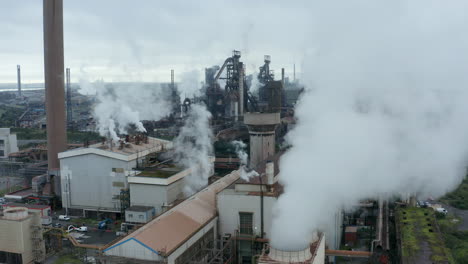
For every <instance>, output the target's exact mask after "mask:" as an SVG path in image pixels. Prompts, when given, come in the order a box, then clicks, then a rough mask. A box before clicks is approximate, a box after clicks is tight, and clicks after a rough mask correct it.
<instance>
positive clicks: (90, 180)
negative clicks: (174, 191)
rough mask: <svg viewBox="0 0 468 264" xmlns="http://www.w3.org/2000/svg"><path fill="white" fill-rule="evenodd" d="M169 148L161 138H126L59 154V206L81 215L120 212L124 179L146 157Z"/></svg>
mask: <svg viewBox="0 0 468 264" xmlns="http://www.w3.org/2000/svg"><path fill="white" fill-rule="evenodd" d="M171 147H172V142H170V141H166V140H162V139H156V138H151V137H130V138H129V137H127V140H125V141H123V140H122V141H121V142H119V144H117V146H113V145H112V143H111V144H109V143H107V142H103V143H98V144H94V145H90V146H87V147H83V148H77V149H72V150H68V151H65V152H62V153H59V159H60V172H61V173H60V174H61V195H62V206H63V207H64V208H66V210H67V211H68V213H69V214H75V215H83V216H92V215H95V214H96V213H97V212H107V213H109V214H117V213H121V212H122V211H123V210H122V209H123V203H126V202H127V201H126V200H125V199H126V198H125V197H127V196H126V195H122V193H128V188H129V186H128V181H127V177H128V176H131V175H135V174H136V172H135V168H137V167H140V166H142V165H143V164H144V163H145V162H146V160H147V156H148V155H152V154H153V153H157V152H161V151H164V150H167V149H169V148H171ZM127 198H128V197H127ZM123 199H124V200H123Z"/></svg>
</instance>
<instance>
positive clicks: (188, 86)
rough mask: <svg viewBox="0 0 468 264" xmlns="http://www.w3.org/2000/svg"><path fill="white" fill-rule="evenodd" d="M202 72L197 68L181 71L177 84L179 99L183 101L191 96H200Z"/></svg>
mask: <svg viewBox="0 0 468 264" xmlns="http://www.w3.org/2000/svg"><path fill="white" fill-rule="evenodd" d="M201 76H202V73H201V72H200V71H199V70H192V71H187V72H183V73H181V76H180V82H179V85H178V88H179V91H180V92H181V97H180V99H181V100H182V101H183V100H184V99H185V98H193V97H195V96H200V95H201V91H200V84H201Z"/></svg>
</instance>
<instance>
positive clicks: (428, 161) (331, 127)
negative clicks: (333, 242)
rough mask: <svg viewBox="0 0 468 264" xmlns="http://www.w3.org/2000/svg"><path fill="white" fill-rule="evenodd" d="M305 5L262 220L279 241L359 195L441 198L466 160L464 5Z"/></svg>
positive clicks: (295, 245)
mask: <svg viewBox="0 0 468 264" xmlns="http://www.w3.org/2000/svg"><path fill="white" fill-rule="evenodd" d="M314 3H315V4H314V5H315V6H313V7H312V8H311V10H310V17H311V19H313V21H312V23H311V25H309V29H310V31H309V32H310V36H311V38H310V42H309V47H310V50H308V52H307V53H308V55H307V56H306V58H305V64H304V74H303V76H307V77H308V79H305V80H302V81H303V82H304V83H305V84H306V87H307V89H308V90H307V91H306V93H305V94H304V95H303V97H302V98H301V100H300V102H299V104H298V107H297V109H296V115H297V118H298V124H297V126H296V128H295V129H294V130H292V131H291V132H290V133H289V134H288V135H287V141H288V142H289V143H290V144H291V145H292V149H291V150H290V151H288V152H287V153H286V154H285V155H284V156H283V158H282V159H281V162H280V168H281V177H280V181H281V183H282V184H283V185H284V193H283V195H281V196H280V197H279V199H278V203H277V206H276V210H275V215H276V217H275V219H274V221H273V227H272V246H273V247H275V248H280V249H285V250H297V249H303V248H305V247H307V245H308V243H310V242H311V241H310V240H311V237H312V233H313V231H314V230H316V229H321V230H328V229H329V228H330V226H329V225H328V224H327V223H334V219H333V217H334V214H335V213H336V212H338V211H339V210H341V209H347V208H350V207H352V206H353V205H357V204H358V202H359V200H360V199H363V198H367V197H376V198H377V197H383V198H385V197H389V196H390V195H393V194H396V195H405V196H406V195H407V194H409V193H412V194H419V195H420V196H426V197H427V196H428V195H431V196H435V197H437V196H440V195H443V194H444V193H445V192H447V191H450V190H452V189H453V188H454V187H456V185H457V184H458V183H459V182H460V181H461V179H462V178H463V177H464V175H465V172H466V165H467V152H468V104H467V102H468V89H467V87H468V74H467V70H468V69H467V66H466V65H468V50H467V43H468V41H467V40H468V38H467V37H466V34H462V32H468V23H467V20H468V16H466V14H465V11H464V10H466V8H467V4H468V3H466V2H465V1H450V2H447V1H403V0H402V1H340V2H339V7H338V8H337V4H336V3H335V1H321V2H320V4H319V3H318V2H314ZM329 238H331V236H328V237H327V239H329Z"/></svg>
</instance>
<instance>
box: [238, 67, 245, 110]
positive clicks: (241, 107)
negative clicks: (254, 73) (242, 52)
mask: <svg viewBox="0 0 468 264" xmlns="http://www.w3.org/2000/svg"><path fill="white" fill-rule="evenodd" d="M243 115H244V64H243V63H240V65H239V117H241V116H243Z"/></svg>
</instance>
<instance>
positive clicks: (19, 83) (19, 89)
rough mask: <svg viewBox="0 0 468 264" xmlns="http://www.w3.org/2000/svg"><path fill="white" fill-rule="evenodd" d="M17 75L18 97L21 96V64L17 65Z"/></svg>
mask: <svg viewBox="0 0 468 264" xmlns="http://www.w3.org/2000/svg"><path fill="white" fill-rule="evenodd" d="M16 76H17V77H18V97H21V66H19V65H16Z"/></svg>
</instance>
